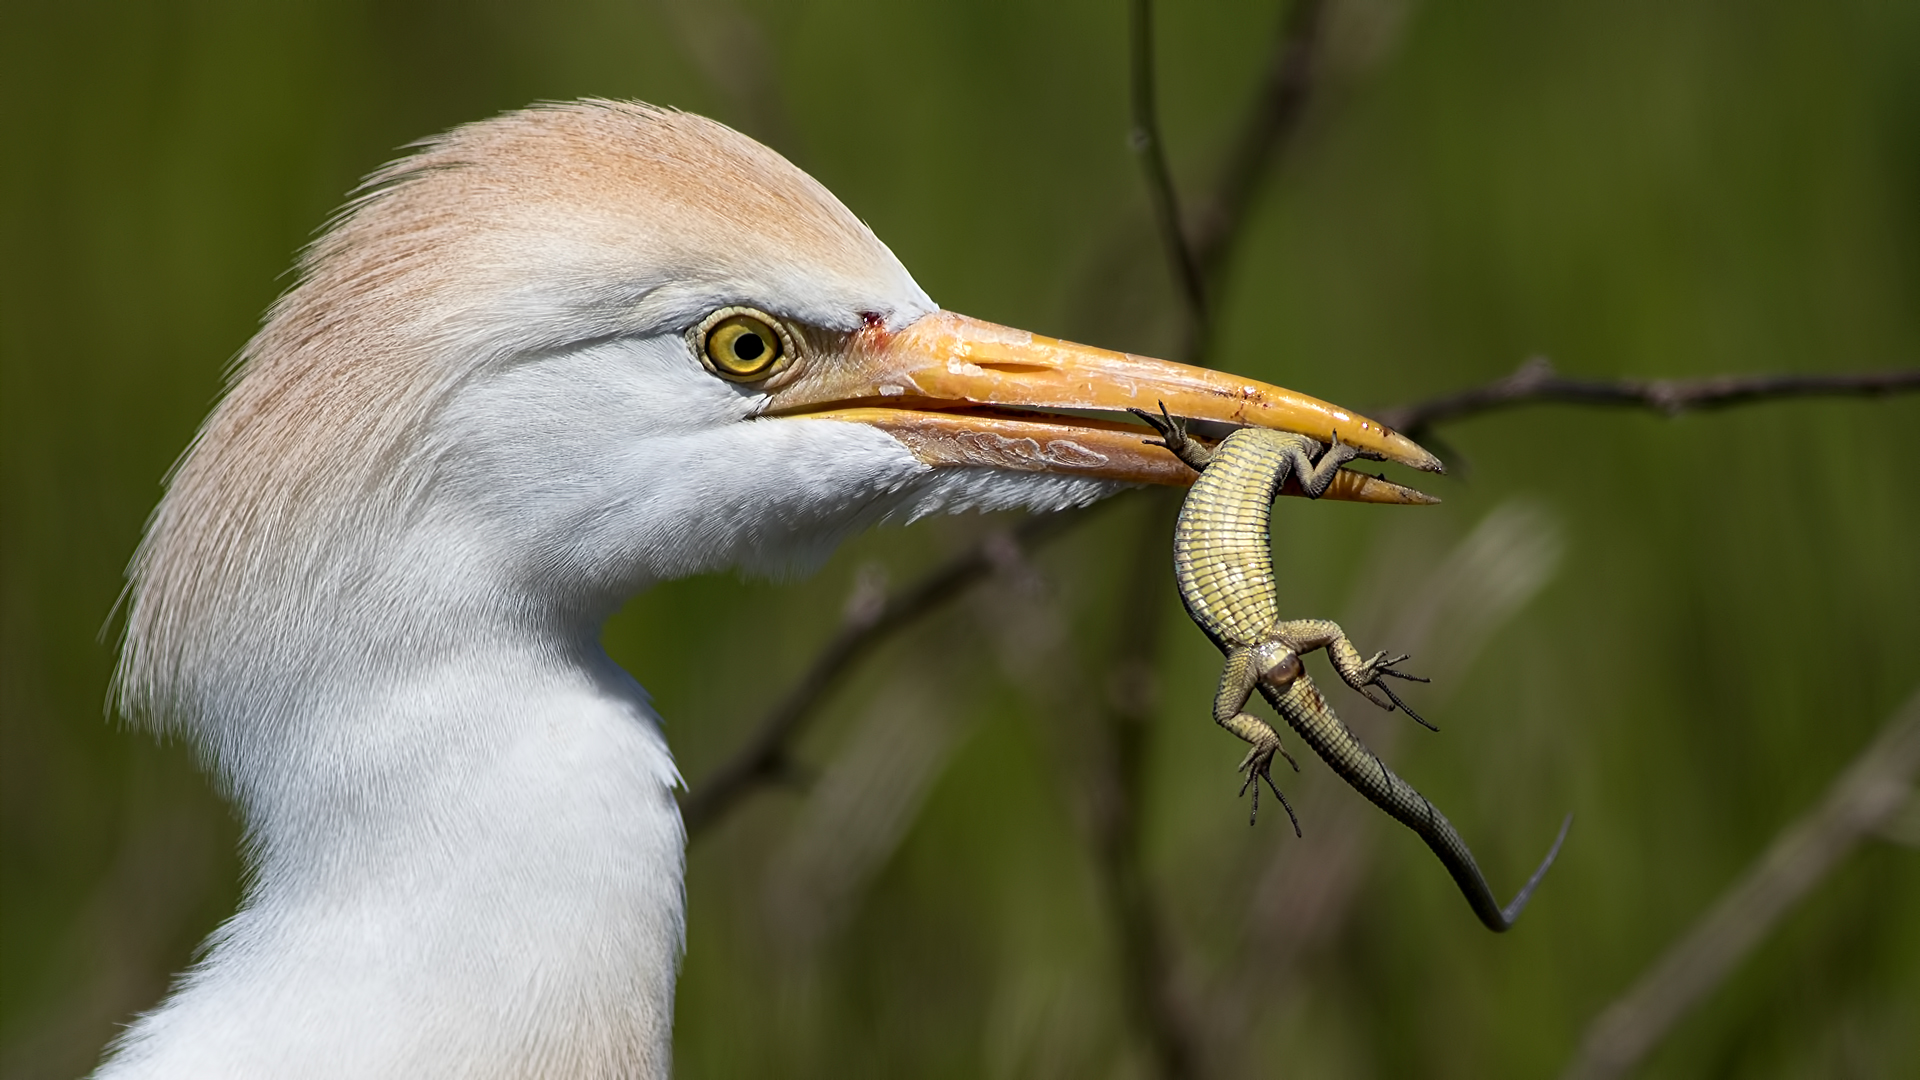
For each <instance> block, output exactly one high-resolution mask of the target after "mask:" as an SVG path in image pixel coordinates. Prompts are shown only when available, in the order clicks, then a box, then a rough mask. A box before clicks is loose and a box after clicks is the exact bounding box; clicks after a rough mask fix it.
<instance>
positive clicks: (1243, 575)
mask: <svg viewBox="0 0 1920 1080" xmlns="http://www.w3.org/2000/svg"><path fill="white" fill-rule="evenodd" d="M1133 411H1134V414H1135V415H1137V416H1139V417H1140V418H1141V419H1143V420H1145V421H1147V423H1149V424H1151V425H1153V427H1154V428H1155V430H1157V431H1159V432H1160V436H1161V437H1160V439H1159V440H1158V442H1159V444H1160V445H1163V446H1165V447H1166V448H1167V449H1168V450H1170V451H1172V452H1173V454H1174V456H1176V457H1178V458H1179V459H1180V460H1181V461H1182V462H1184V463H1185V464H1186V465H1187V466H1188V467H1190V468H1191V469H1193V470H1194V471H1195V472H1197V473H1199V474H1200V476H1199V478H1198V479H1197V480H1195V481H1194V484H1193V489H1192V490H1191V491H1189V492H1188V493H1187V498H1186V502H1185V503H1184V504H1182V506H1181V508H1180V517H1179V521H1178V523H1177V524H1176V525H1175V526H1174V541H1173V559H1174V577H1175V579H1176V580H1177V582H1178V584H1179V587H1180V599H1181V601H1182V602H1183V603H1185V604H1186V608H1187V614H1189V615H1190V616H1192V617H1193V621H1194V622H1195V623H1196V624H1197V625H1198V626H1199V627H1200V629H1201V630H1202V631H1204V632H1205V633H1206V635H1207V636H1208V637H1209V638H1211V639H1212V640H1213V643H1214V644H1215V645H1217V646H1219V647H1220V651H1221V652H1223V653H1225V654H1226V656H1227V663H1226V670H1225V671H1224V672H1223V673H1222V674H1221V676H1220V688H1219V690H1218V692H1217V693H1216V694H1215V695H1214V700H1213V718H1214V721H1215V722H1216V723H1218V724H1219V725H1220V726H1221V727H1224V728H1226V729H1227V730H1228V731H1231V732H1233V733H1234V734H1235V735H1237V736H1239V737H1240V738H1241V739H1242V740H1244V741H1245V742H1246V743H1247V744H1248V746H1249V747H1250V749H1249V750H1248V751H1247V756H1246V757H1245V758H1243V759H1242V760H1241V762H1240V770H1241V771H1242V772H1244V773H1246V781H1245V782H1244V783H1243V784H1242V785H1241V792H1242V793H1243V794H1244V793H1245V792H1246V791H1247V790H1248V789H1249V788H1251V789H1252V792H1253V806H1252V810H1253V813H1254V814H1256V815H1257V813H1258V811H1259V807H1260V784H1261V782H1262V781H1264V782H1265V783H1266V784H1267V786H1268V787H1269V788H1271V789H1272V790H1273V794H1274V796H1275V797H1276V798H1278V799H1279V800H1280V804H1281V805H1282V806H1283V807H1285V808H1286V811H1287V816H1288V817H1289V818H1293V807H1292V806H1290V805H1288V803H1287V798H1286V796H1285V795H1283V794H1281V792H1280V789H1279V788H1278V787H1277V786H1275V785H1274V783H1273V778H1272V775H1271V773H1270V770H1271V768H1272V766H1273V758H1274V755H1276V754H1278V755H1280V756H1282V757H1285V758H1286V759H1287V762H1288V764H1293V758H1292V756H1291V755H1289V754H1287V752H1286V751H1285V750H1283V749H1282V748H1281V746H1280V736H1279V735H1278V734H1276V733H1275V732H1274V730H1273V728H1272V726H1271V725H1269V724H1268V723H1267V722H1266V721H1264V720H1262V719H1260V718H1259V717H1257V716H1255V715H1253V714H1252V713H1250V712H1247V711H1246V708H1247V701H1248V699H1249V698H1251V697H1252V696H1253V692H1254V691H1255V690H1256V689H1257V690H1259V691H1260V693H1261V696H1263V697H1265V698H1266V699H1267V701H1268V702H1269V703H1270V704H1272V705H1273V707H1274V710H1275V711H1277V712H1278V713H1279V714H1280V715H1281V716H1283V717H1285V718H1286V721H1287V723H1288V725H1290V726H1291V727H1292V728H1293V729H1294V730H1295V731H1297V732H1299V734H1300V737H1301V739H1302V740H1304V741H1305V742H1306V744H1307V745H1308V746H1311V747H1313V749H1314V750H1315V752H1317V753H1318V754H1319V755H1320V756H1321V757H1322V758H1323V759H1325V760H1326V762H1327V764H1329V765H1331V766H1332V767H1333V770H1334V771H1335V772H1337V773H1339V774H1340V777H1341V778H1342V779H1344V780H1345V781H1346V782H1347V783H1349V784H1351V785H1353V787H1354V788H1355V789H1356V790H1358V791H1359V792H1360V793H1361V794H1362V795H1365V796H1366V797H1367V798H1368V799H1369V800H1371V801H1372V802H1373V804H1374V805H1375V806H1378V807H1380V809H1382V810H1385V811H1386V812H1387V813H1389V814H1391V815H1392V816H1393V817H1394V818H1395V819H1396V820H1398V821H1400V822H1401V823H1402V824H1404V825H1406V826H1407V827H1408V828H1410V829H1412V830H1413V831H1414V832H1415V833H1418V834H1419V836H1420V838H1421V839H1422V840H1425V841H1426V842H1427V846H1428V847H1430V848H1432V849H1433V852H1434V854H1435V855H1438V856H1439V857H1440V861H1441V863H1442V864H1444V865H1445V866H1446V868H1447V872H1448V873H1450V874H1452V875H1453V880H1454V882H1455V883H1456V884H1457V885H1459V887H1460V891H1461V892H1462V893H1463V894H1465V896H1466V898H1467V903H1468V904H1470V905H1472V907H1473V912H1474V914H1475V915H1478V916H1479V917H1480V921H1481V922H1482V923H1484V924H1486V926H1487V928H1488V929H1490V930H1496V931H1499V930H1505V929H1507V928H1508V927H1510V926H1512V925H1513V921H1514V920H1515V919H1517V918H1519V916H1520V911H1521V909H1523V908H1524V907H1526V905H1527V900H1528V898H1530V897H1531V896H1532V895H1533V890H1534V887H1535V886H1537V885H1539V883H1540V879H1541V878H1542V877H1543V876H1545V874H1546V872H1547V868H1548V867H1549V866H1552V865H1553V859H1554V856H1555V855H1557V854H1559V851H1560V843H1561V841H1562V840H1565V839H1566V835H1567V826H1566V824H1562V825H1561V827H1560V835H1559V837H1558V838H1556V839H1555V840H1554V842H1553V848H1552V849H1551V850H1550V851H1548V852H1547V857H1546V858H1545V859H1543V860H1542V861H1541V863H1540V866H1539V868H1538V869H1536V870H1535V871H1534V872H1533V876H1532V877H1531V878H1529V879H1528V880H1527V883H1526V885H1525V886H1524V887H1522V888H1521V890H1520V892H1519V893H1518V895H1516V896H1515V897H1514V898H1513V901H1512V902H1511V903H1509V904H1508V905H1507V906H1506V907H1504V908H1502V907H1501V906H1500V904H1499V903H1498V902H1497V901H1496V900H1495V899H1494V897H1493V890H1492V889H1491V888H1489V887H1488V886H1487V879H1486V877H1485V876H1484V875H1483V874H1481V872H1480V867H1479V866H1478V865H1477V864H1476V863H1475V862H1474V859H1473V852H1472V851H1471V850H1469V849H1468V848H1467V844H1466V841H1464V840H1462V839H1460V834H1459V833H1458V832H1456V831H1454V828H1453V825H1452V824H1451V823H1449V822H1448V821H1447V819H1446V816H1445V815H1443V814H1441V813H1440V811H1439V810H1437V809H1435V808H1434V805H1433V803H1431V802H1429V801H1427V799H1426V797H1425V796H1423V795H1421V794H1420V793H1419V792H1418V791H1415V790H1414V788H1413V786H1412V785H1411V784H1408V783H1407V782H1406V781H1404V780H1402V779H1400V778H1399V777H1398V776H1395V775H1394V773H1393V770H1391V769H1389V768H1387V766H1386V763H1385V762H1383V761H1381V760H1380V759H1379V758H1378V757H1376V756H1374V753H1373V751H1371V750H1369V749H1367V747H1366V745H1365V744H1364V743H1362V742H1361V741H1360V739H1359V737H1358V736H1356V735H1355V734H1354V733H1353V729H1351V728H1349V727H1348V726H1347V725H1346V723H1345V722H1343V721H1342V720H1341V719H1340V717H1339V716H1337V715H1335V714H1334V711H1333V707H1332V706H1330V705H1328V704H1327V699H1326V698H1325V697H1322V696H1321V694H1320V691H1319V689H1318V688H1317V687H1315V686H1314V685H1313V680H1312V679H1311V678H1309V677H1308V676H1307V672H1306V669H1305V667H1304V666H1302V664H1301V657H1302V655H1303V654H1305V653H1309V652H1313V651H1314V650H1317V649H1325V650H1326V653H1327V656H1328V657H1329V658H1330V659H1331V660H1332V661H1333V667H1334V670H1335V671H1336V672H1338V673H1339V675H1340V678H1341V679H1342V680H1344V681H1345V682H1346V684H1347V685H1348V686H1351V687H1353V688H1354V689H1355V690H1357V691H1359V692H1360V693H1361V694H1363V695H1365V696H1366V698H1367V699H1368V700H1369V701H1372V702H1373V703H1374V704H1376V705H1379V706H1380V707H1381V708H1384V709H1388V710H1392V709H1394V708H1396V707H1397V708H1399V709H1402V710H1404V711H1405V712H1406V713H1407V715H1409V716H1412V717H1413V718H1414V719H1415V720H1420V717H1419V715H1418V714H1416V713H1415V712H1414V711H1413V710H1412V709H1410V708H1408V707H1407V705H1406V703H1405V702H1403V701H1401V700H1400V698H1399V696H1398V695H1396V694H1395V693H1394V692H1393V691H1392V690H1391V689H1389V688H1388V687H1387V685H1386V684H1385V683H1384V682H1382V680H1383V679H1384V678H1387V677H1392V678H1397V679H1410V680H1413V681H1416V682H1425V681H1426V680H1424V679H1420V678H1418V677H1417V676H1413V675H1408V674H1406V673H1405V672H1402V671H1399V670H1397V669H1396V667H1395V665H1397V664H1399V663H1400V662H1401V661H1403V660H1405V659H1407V658H1406V657H1405V656H1398V657H1389V656H1388V655H1387V654H1386V653H1384V652H1380V653H1375V654H1374V655H1373V656H1371V657H1369V658H1366V659H1362V658H1361V656H1360V652H1359V650H1357V649H1355V648H1354V646H1353V643H1352V642H1351V641H1349V640H1347V635H1346V634H1345V633H1344V632H1343V631H1342V630H1341V629H1340V627H1339V625H1338V624H1336V623H1333V622H1330V621H1328V620H1326V619H1282V618H1281V617H1280V606H1279V600H1278V596H1277V592H1276V589H1275V584H1274V570H1273V556H1272V552H1271V544H1272V540H1271V537H1270V534H1269V527H1268V524H1269V520H1270V515H1271V513H1272V508H1273V499H1274V496H1275V495H1277V494H1279V493H1280V492H1281V491H1282V489H1283V488H1285V487H1292V488H1293V489H1294V491H1295V492H1297V493H1298V494H1303V495H1305V496H1307V497H1308V498H1314V499H1317V498H1319V497H1321V496H1322V495H1323V494H1325V493H1326V492H1327V491H1328V490H1329V488H1331V487H1332V486H1333V485H1334V484H1335V483H1336V482H1340V477H1342V476H1354V475H1357V474H1353V473H1349V472H1348V471H1347V470H1345V469H1342V468H1341V466H1342V465H1344V464H1346V463H1347V462H1349V461H1351V460H1353V459H1354V458H1355V457H1357V456H1359V452H1358V451H1357V450H1356V449H1355V448H1354V447H1352V446H1349V445H1347V444H1346V443H1343V442H1341V441H1340V437H1339V433H1338V432H1335V433H1334V437H1333V440H1332V445H1330V446H1329V445H1326V444H1323V443H1320V442H1318V441H1316V440H1314V439H1311V438H1308V437H1307V436H1304V435H1297V434H1293V433H1291V432H1284V431H1271V430H1266V429H1262V428H1243V429H1241V430H1239V431H1236V432H1234V433H1233V434H1231V435H1229V436H1227V437H1226V439H1224V440H1223V441H1221V442H1220V443H1219V445H1217V446H1208V445H1207V444H1205V443H1203V442H1201V441H1200V440H1198V439H1195V438H1192V437H1190V436H1188V435H1187V433H1186V430H1185V427H1184V425H1182V424H1180V423H1178V422H1177V421H1175V420H1174V419H1173V418H1172V417H1171V416H1168V415H1166V414H1165V412H1164V411H1163V412H1162V413H1161V414H1160V415H1158V416H1156V415H1154V414H1153V413H1149V412H1147V411H1145V410H1141V409H1136V410H1133ZM1316 459H1317V460H1316ZM1367 479H1368V480H1370V481H1372V483H1373V485H1375V487H1376V497H1375V498H1374V499H1372V500H1370V501H1378V502H1389V501H1391V502H1401V503H1407V504H1417V503H1432V502H1437V501H1438V500H1436V499H1434V498H1432V497H1431V496H1428V495H1424V494H1422V493H1420V492H1418V491H1414V490H1413V489H1411V488H1405V487H1401V486H1400V485H1398V484H1392V483H1390V482H1388V481H1386V480H1384V479H1379V478H1373V477H1368V478H1367ZM1347 483H1352V481H1347ZM1375 689H1378V690H1379V691H1381V692H1382V693H1384V694H1385V695H1386V697H1387V700H1385V701H1382V700H1381V699H1380V698H1378V697H1375V696H1374V694H1373V690H1375ZM1420 722H1421V723H1423V724H1424V723H1426V721H1424V720H1421V721H1420ZM1294 767H1295V768H1296V769H1298V768H1299V766H1298V765H1295V766H1294ZM1570 821H1571V819H1569V822H1570ZM1293 824H1294V831H1295V833H1298V832H1299V829H1300V823H1299V820H1298V819H1297V818H1294V823H1293Z"/></svg>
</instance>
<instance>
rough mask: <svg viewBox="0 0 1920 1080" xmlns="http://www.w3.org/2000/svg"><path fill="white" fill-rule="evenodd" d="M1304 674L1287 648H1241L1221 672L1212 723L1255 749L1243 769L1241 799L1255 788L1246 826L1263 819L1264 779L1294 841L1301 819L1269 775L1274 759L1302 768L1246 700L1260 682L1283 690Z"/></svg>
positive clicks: (1272, 644) (1268, 644) (1272, 645)
mask: <svg viewBox="0 0 1920 1080" xmlns="http://www.w3.org/2000/svg"><path fill="white" fill-rule="evenodd" d="M1300 672H1301V667H1300V657H1299V654H1297V653H1295V652H1294V651H1293V650H1292V649H1289V648H1287V647H1286V646H1285V645H1284V644H1281V643H1279V642H1266V643H1264V644H1261V645H1253V646H1242V647H1240V648H1236V649H1233V650H1231V651H1230V652H1228V653H1227V666H1226V669H1225V670H1224V671H1222V672H1221V673H1220V690H1219V692H1218V693H1216V694H1215V695H1214V698H1213V720H1214V723H1216V724H1219V725H1220V726H1221V727H1223V728H1226V729H1227V730H1228V731H1231V732H1233V733H1234V734H1235V735H1238V736H1239V737H1240V739H1241V741H1243V742H1245V743H1246V744H1247V745H1248V746H1249V747H1250V748H1251V749H1249V750H1248V751H1247V756H1246V757H1244V758H1242V759H1241V760H1240V768H1239V771H1241V772H1244V773H1246V774H1247V779H1246V782H1245V783H1243V784H1241V785H1240V794H1242V795H1245V794H1246V793H1247V788H1248V787H1252V788H1253V806H1252V809H1251V811H1250V812H1249V813H1248V815H1247V824H1249V825H1251V824H1253V823H1254V822H1255V821H1257V820H1259V817H1260V781H1262V780H1265V781H1266V782H1267V787H1268V788H1269V789H1270V790H1271V791H1272V792H1273V796H1274V798H1276V799H1279V800H1280V805H1281V806H1282V807H1285V808H1286V811H1287V818H1288V819H1289V820H1290V821H1292V822H1293V834H1294V835H1295V836H1298V835H1300V819H1299V818H1298V817H1296V816H1295V815H1294V812H1293V804H1292V803H1289V802H1288V801H1287V797H1286V795H1285V794H1283V793H1282V792H1281V790H1280V789H1279V787H1277V786H1275V784H1274V782H1273V774H1272V773H1271V771H1270V770H1271V769H1272V768H1273V756H1274V755H1275V754H1278V755H1280V756H1281V757H1283V758H1286V759H1287V764H1288V765H1291V766H1293V771H1294V772H1299V771H1300V763H1299V762H1297V761H1294V760H1293V755H1292V754H1289V753H1287V751H1286V748H1285V747H1283V746H1281V745H1280V736H1279V734H1278V733H1277V732H1275V731H1274V730H1273V727H1272V725H1270V724H1268V723H1267V722H1266V721H1265V720H1262V719H1260V718H1259V717H1257V716H1255V715H1253V714H1252V713H1250V712H1248V711H1247V699H1248V698H1250V697H1252V696H1253V691H1254V688H1255V687H1257V686H1258V685H1260V684H1261V683H1262V682H1265V683H1268V684H1270V685H1272V686H1273V687H1274V688H1275V689H1281V688H1284V687H1286V686H1287V685H1288V684H1289V683H1291V682H1293V680H1294V679H1296V678H1299V677H1300Z"/></svg>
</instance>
